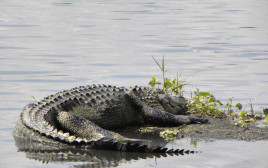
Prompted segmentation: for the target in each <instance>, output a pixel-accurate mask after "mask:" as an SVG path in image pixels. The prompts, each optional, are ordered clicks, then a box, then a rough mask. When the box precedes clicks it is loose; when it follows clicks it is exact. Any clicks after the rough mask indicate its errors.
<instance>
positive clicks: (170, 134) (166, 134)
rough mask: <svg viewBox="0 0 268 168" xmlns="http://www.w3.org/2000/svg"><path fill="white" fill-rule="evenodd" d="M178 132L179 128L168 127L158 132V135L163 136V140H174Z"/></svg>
mask: <svg viewBox="0 0 268 168" xmlns="http://www.w3.org/2000/svg"><path fill="white" fill-rule="evenodd" d="M178 133H179V130H177V129H175V130H170V129H165V130H164V131H161V132H160V136H161V137H163V138H164V139H165V140H168V141H171V140H176V139H178Z"/></svg>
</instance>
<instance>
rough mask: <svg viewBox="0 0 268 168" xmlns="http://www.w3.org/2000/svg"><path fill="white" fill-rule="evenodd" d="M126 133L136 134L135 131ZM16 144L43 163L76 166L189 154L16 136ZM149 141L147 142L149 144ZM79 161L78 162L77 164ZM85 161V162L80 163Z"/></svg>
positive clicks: (150, 136)
mask: <svg viewBox="0 0 268 168" xmlns="http://www.w3.org/2000/svg"><path fill="white" fill-rule="evenodd" d="M125 135H129V136H132V137H133V136H134V135H133V133H126V132H125ZM138 138H143V139H144V138H146V139H150V140H151V142H150V143H151V145H152V144H153V145H156V146H165V145H166V143H167V142H166V141H165V140H164V139H162V138H160V137H159V136H158V135H155V134H139V135H138ZM14 140H15V144H16V146H17V148H18V152H24V153H25V154H26V157H27V158H28V159H33V160H38V161H40V162H42V163H45V164H47V163H51V162H75V163H74V164H73V166H74V167H117V166H119V165H120V163H126V162H129V161H130V162H131V161H134V160H141V159H148V158H160V157H167V156H174V157H179V155H185V154H189V153H188V152H186V153H184V154H181V153H177V154H173V153H137V152H118V151H108V150H94V149H81V148H79V147H75V146H71V145H66V144H60V143H53V144H44V143H39V142H32V141H30V140H26V139H25V138H20V137H16V136H14ZM148 143H149V142H147V144H148ZM76 162H77V164H76ZM78 162H83V164H81V163H78Z"/></svg>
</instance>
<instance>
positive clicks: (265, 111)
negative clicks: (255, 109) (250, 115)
mask: <svg viewBox="0 0 268 168" xmlns="http://www.w3.org/2000/svg"><path fill="white" fill-rule="evenodd" d="M263 114H264V117H265V119H264V121H265V124H268V109H267V108H264V109H263Z"/></svg>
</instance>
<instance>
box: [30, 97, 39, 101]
mask: <svg viewBox="0 0 268 168" xmlns="http://www.w3.org/2000/svg"><path fill="white" fill-rule="evenodd" d="M30 97H31V98H32V99H33V100H34V101H36V102H39V100H38V99H36V98H35V97H34V96H30Z"/></svg>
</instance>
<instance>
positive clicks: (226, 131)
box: [179, 118, 268, 141]
mask: <svg viewBox="0 0 268 168" xmlns="http://www.w3.org/2000/svg"><path fill="white" fill-rule="evenodd" d="M208 119H209V123H207V124H192V125H184V126H181V127H179V130H180V131H179V137H181V138H182V137H186V136H189V137H191V138H195V139H222V140H223V139H235V140H246V141H256V140H268V128H267V127H265V128H259V127H256V126H254V125H247V126H244V127H241V126H238V125H234V124H233V123H232V122H231V121H230V120H228V119H219V118H208Z"/></svg>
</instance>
